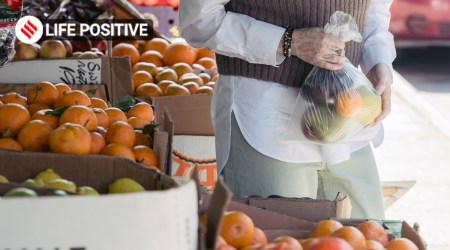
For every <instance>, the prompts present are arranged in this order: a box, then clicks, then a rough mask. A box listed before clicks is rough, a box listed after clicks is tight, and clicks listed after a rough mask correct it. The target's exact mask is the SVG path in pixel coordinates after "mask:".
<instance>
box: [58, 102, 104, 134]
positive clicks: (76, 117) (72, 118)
mask: <svg viewBox="0 0 450 250" xmlns="http://www.w3.org/2000/svg"><path fill="white" fill-rule="evenodd" d="M67 122H68V123H75V124H79V125H81V126H83V127H85V128H86V129H87V130H89V131H90V130H93V129H95V128H96V127H97V124H98V121H97V117H96V115H95V113H94V111H92V109H91V108H88V107H85V106H81V105H74V106H71V107H69V108H68V109H66V111H64V113H63V114H62V115H61V117H60V118H59V125H62V124H64V123H67Z"/></svg>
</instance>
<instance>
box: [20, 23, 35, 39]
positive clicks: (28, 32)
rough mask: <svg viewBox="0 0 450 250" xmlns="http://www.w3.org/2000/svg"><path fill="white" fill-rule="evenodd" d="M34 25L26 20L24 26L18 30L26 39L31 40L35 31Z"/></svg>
mask: <svg viewBox="0 0 450 250" xmlns="http://www.w3.org/2000/svg"><path fill="white" fill-rule="evenodd" d="M37 29H38V28H37V27H36V25H34V24H33V23H32V22H31V20H28V21H27V22H26V23H25V25H24V26H23V27H22V29H20V32H22V34H24V35H25V36H26V37H28V39H31V37H32V36H33V35H34V34H35V33H36V31H37Z"/></svg>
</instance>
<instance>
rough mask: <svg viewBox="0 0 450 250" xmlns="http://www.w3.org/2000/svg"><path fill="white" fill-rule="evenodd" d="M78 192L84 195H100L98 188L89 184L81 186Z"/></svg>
mask: <svg viewBox="0 0 450 250" xmlns="http://www.w3.org/2000/svg"><path fill="white" fill-rule="evenodd" d="M78 193H79V194H82V195H99V193H98V192H97V190H95V189H94V188H91V187H88V186H84V187H79V188H78Z"/></svg>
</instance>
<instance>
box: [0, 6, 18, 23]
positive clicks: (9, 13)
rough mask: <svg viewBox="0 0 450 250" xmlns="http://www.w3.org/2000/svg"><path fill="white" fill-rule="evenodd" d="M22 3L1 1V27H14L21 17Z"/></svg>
mask: <svg viewBox="0 0 450 250" xmlns="http://www.w3.org/2000/svg"><path fill="white" fill-rule="evenodd" d="M21 8H22V1H20V0H0V27H5V26H10V25H14V24H15V23H16V22H17V20H18V19H19V17H20V13H21Z"/></svg>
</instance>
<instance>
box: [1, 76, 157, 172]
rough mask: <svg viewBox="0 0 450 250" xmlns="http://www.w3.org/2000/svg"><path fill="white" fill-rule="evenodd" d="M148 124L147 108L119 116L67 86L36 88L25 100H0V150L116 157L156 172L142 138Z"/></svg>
mask: <svg viewBox="0 0 450 250" xmlns="http://www.w3.org/2000/svg"><path fill="white" fill-rule="evenodd" d="M152 121H153V109H152V107H151V105H150V104H148V103H144V102H141V103H138V104H136V105H134V106H132V107H131V108H130V110H129V111H128V112H123V111H122V110H120V109H118V108H115V107H109V105H108V104H107V102H105V101H104V100H102V99H100V98H96V97H89V96H88V95H87V94H86V93H84V92H82V91H79V90H72V89H71V88H70V87H69V86H68V85H66V84H63V83H58V84H56V85H54V84H52V83H50V82H39V83H36V84H34V85H33V86H31V87H30V88H29V90H28V92H27V94H26V97H25V96H22V95H20V94H18V93H14V92H11V93H7V94H4V95H0V149H7V150H25V151H32V152H53V153H64V154H80V155H82V154H101V155H111V156H119V157H125V158H128V159H130V160H132V161H136V162H138V163H141V164H143V165H144V166H146V167H149V168H153V169H155V170H159V165H158V157H157V155H156V153H155V152H154V151H153V150H152V144H153V143H152V138H151V137H150V135H148V134H145V133H143V132H142V129H143V127H144V126H145V125H147V124H150V123H151V122H152Z"/></svg>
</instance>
